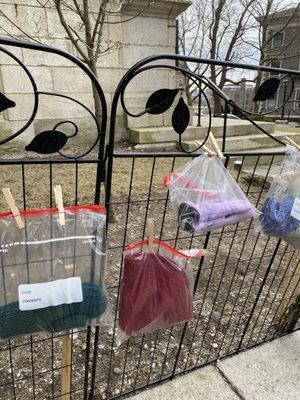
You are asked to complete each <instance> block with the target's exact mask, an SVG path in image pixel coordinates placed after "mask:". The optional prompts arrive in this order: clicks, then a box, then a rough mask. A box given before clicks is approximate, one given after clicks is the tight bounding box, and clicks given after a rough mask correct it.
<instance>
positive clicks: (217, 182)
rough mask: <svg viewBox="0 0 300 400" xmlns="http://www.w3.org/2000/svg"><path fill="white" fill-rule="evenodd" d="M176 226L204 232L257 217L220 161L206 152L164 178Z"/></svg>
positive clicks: (193, 231) (194, 231) (254, 210)
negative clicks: (176, 222)
mask: <svg viewBox="0 0 300 400" xmlns="http://www.w3.org/2000/svg"><path fill="white" fill-rule="evenodd" d="M164 184H165V185H166V186H167V187H168V188H169V194H170V201H171V203H172V206H173V209H174V213H175V215H176V219H177V221H178V225H179V226H180V227H181V228H182V229H183V230H184V231H187V232H191V233H196V234H198V233H203V232H207V231H210V230H213V229H218V228H221V227H223V226H226V225H231V224H236V223H238V222H241V221H244V220H246V219H249V218H252V217H254V216H256V215H257V211H256V209H255V207H254V206H253V205H252V204H251V203H250V202H249V200H248V199H247V198H246V196H245V194H244V193H243V191H242V189H241V188H240V187H239V185H238V184H237V182H236V181H235V180H234V179H233V178H232V176H231V175H230V174H229V172H228V171H227V169H226V168H225V167H224V165H223V164H222V162H221V160H220V159H219V158H217V157H215V156H212V157H211V156H208V154H207V153H204V154H203V155H201V156H199V157H197V158H195V159H194V160H193V161H191V162H189V163H188V164H185V165H184V166H182V167H180V168H179V169H176V170H175V171H174V172H172V173H171V174H169V175H168V176H167V177H165V178H164Z"/></svg>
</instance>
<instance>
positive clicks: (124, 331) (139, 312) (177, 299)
mask: <svg viewBox="0 0 300 400" xmlns="http://www.w3.org/2000/svg"><path fill="white" fill-rule="evenodd" d="M148 243H149V242H148V240H146V241H143V242H139V243H135V244H132V245H130V246H127V247H126V248H125V254H124V265H123V275H122V279H121V286H120V301H119V328H120V332H119V335H118V342H119V343H122V341H123V340H125V339H126V338H128V337H129V336H135V335H138V334H143V333H147V332H152V331H154V330H157V329H161V328H165V327H167V326H171V325H175V324H178V323H181V322H185V321H188V320H191V319H193V286H194V285H193V275H192V268H191V262H190V260H191V258H199V257H201V256H203V255H204V254H205V250H189V251H187V252H183V251H178V250H176V249H174V248H173V247H171V246H170V245H169V244H167V243H164V242H162V241H159V240H154V241H153V243H152V244H151V247H149V246H148Z"/></svg>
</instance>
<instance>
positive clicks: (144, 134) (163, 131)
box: [129, 126, 201, 143]
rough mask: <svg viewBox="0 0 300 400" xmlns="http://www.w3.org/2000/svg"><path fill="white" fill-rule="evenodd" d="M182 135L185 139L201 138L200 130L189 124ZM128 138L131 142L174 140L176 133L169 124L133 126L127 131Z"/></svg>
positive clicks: (175, 139) (176, 136) (176, 138)
mask: <svg viewBox="0 0 300 400" xmlns="http://www.w3.org/2000/svg"><path fill="white" fill-rule="evenodd" d="M184 136H185V140H188V139H189V138H191V137H198V138H199V137H200V138H201V130H199V128H197V127H193V126H189V127H188V128H187V129H186V131H185V132H184ZM129 140H130V142H132V143H161V142H176V141H177V140H178V134H177V133H176V132H175V131H174V130H173V128H172V127H171V126H160V127H156V128H134V129H130V131H129Z"/></svg>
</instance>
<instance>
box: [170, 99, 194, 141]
mask: <svg viewBox="0 0 300 400" xmlns="http://www.w3.org/2000/svg"><path fill="white" fill-rule="evenodd" d="M189 122H190V110H189V108H188V106H187V105H186V104H185V102H184V100H183V98H182V97H180V99H179V101H178V104H177V106H176V107H175V109H174V111H173V115H172V126H173V128H174V131H175V132H177V133H178V135H181V134H182V133H183V132H184V131H185V130H186V128H187V127H188V125H189Z"/></svg>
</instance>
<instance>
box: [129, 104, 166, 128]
mask: <svg viewBox="0 0 300 400" xmlns="http://www.w3.org/2000/svg"><path fill="white" fill-rule="evenodd" d="M142 110H143V109H142V108H131V109H130V111H131V112H132V113H134V114H137V113H139V112H140V111H142ZM162 125H163V115H162V114H159V115H151V114H144V115H142V116H141V117H137V118H134V117H130V116H129V115H127V126H128V128H133V129H134V128H141V127H147V126H149V127H154V126H162Z"/></svg>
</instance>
